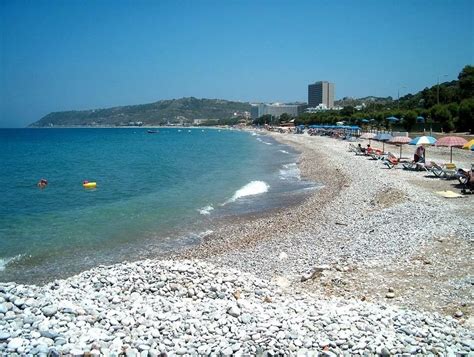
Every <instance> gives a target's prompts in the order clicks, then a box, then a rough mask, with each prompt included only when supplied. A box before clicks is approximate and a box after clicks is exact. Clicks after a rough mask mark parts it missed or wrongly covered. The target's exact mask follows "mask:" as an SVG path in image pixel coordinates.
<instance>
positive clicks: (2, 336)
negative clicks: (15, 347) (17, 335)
mask: <svg viewBox="0 0 474 357" xmlns="http://www.w3.org/2000/svg"><path fill="white" fill-rule="evenodd" d="M9 338H10V334H9V333H8V332H6V331H0V341H5V340H8V339H9Z"/></svg>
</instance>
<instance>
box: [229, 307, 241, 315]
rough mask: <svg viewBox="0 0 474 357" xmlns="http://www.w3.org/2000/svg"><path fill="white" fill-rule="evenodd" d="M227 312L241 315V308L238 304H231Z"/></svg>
mask: <svg viewBox="0 0 474 357" xmlns="http://www.w3.org/2000/svg"><path fill="white" fill-rule="evenodd" d="M227 313H228V314H229V315H230V316H233V317H239V316H240V309H239V308H238V307H237V306H235V305H234V306H231V307H230V308H229V309H228V310H227Z"/></svg>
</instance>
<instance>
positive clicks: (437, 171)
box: [430, 163, 457, 180]
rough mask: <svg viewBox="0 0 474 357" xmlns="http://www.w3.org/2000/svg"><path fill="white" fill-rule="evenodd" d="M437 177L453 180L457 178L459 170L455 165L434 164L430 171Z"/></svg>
mask: <svg viewBox="0 0 474 357" xmlns="http://www.w3.org/2000/svg"><path fill="white" fill-rule="evenodd" d="M430 171H431V172H432V173H433V175H435V176H436V177H439V178H442V179H446V180H451V179H454V178H456V173H457V168H456V165H455V164H453V163H449V164H444V165H438V164H434V165H433V167H432V168H431V170H430Z"/></svg>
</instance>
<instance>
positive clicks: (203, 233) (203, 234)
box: [198, 229, 214, 238]
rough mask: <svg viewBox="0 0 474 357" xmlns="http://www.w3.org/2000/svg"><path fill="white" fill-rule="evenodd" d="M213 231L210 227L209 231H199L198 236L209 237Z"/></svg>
mask: <svg viewBox="0 0 474 357" xmlns="http://www.w3.org/2000/svg"><path fill="white" fill-rule="evenodd" d="M212 233H214V231H211V230H210V229H208V230H207V231H204V232H200V233H198V236H199V238H204V237H207V236H208V235H211V234H212Z"/></svg>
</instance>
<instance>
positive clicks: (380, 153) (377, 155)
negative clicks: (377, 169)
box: [369, 149, 387, 160]
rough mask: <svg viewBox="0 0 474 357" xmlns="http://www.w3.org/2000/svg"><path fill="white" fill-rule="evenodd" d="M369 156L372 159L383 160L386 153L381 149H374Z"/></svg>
mask: <svg viewBox="0 0 474 357" xmlns="http://www.w3.org/2000/svg"><path fill="white" fill-rule="evenodd" d="M369 156H370V157H371V158H372V160H383V159H384V158H385V157H386V156H387V154H386V153H384V152H383V151H382V150H379V149H375V150H373V151H372V152H371V153H370V154H369Z"/></svg>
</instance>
